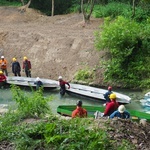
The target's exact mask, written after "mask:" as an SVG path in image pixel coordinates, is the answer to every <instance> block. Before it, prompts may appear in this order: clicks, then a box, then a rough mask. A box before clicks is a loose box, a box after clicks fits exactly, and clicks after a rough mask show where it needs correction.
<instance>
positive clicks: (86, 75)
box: [74, 68, 95, 83]
mask: <svg viewBox="0 0 150 150" xmlns="http://www.w3.org/2000/svg"><path fill="white" fill-rule="evenodd" d="M74 78H75V79H76V80H81V81H86V82H87V83H89V82H91V81H93V80H94V78H95V71H94V69H93V70H90V69H89V68H85V69H84V70H83V69H82V70H79V71H78V72H77V73H76V74H75V77H74Z"/></svg>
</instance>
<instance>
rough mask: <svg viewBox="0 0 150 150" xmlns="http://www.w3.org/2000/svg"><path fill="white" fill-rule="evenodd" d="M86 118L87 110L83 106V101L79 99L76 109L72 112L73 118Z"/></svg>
mask: <svg viewBox="0 0 150 150" xmlns="http://www.w3.org/2000/svg"><path fill="white" fill-rule="evenodd" d="M76 117H79V118H85V117H87V111H86V109H84V108H82V101H80V100H79V101H77V107H76V109H75V110H74V111H73V112H72V118H76Z"/></svg>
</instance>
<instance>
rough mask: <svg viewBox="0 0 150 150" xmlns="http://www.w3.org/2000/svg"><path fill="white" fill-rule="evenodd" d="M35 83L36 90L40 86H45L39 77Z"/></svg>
mask: <svg viewBox="0 0 150 150" xmlns="http://www.w3.org/2000/svg"><path fill="white" fill-rule="evenodd" d="M34 84H36V90H39V88H40V87H42V86H43V82H42V81H41V79H40V78H39V77H37V78H36V81H35V82H34Z"/></svg>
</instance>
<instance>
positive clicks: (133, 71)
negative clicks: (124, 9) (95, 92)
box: [95, 16, 150, 87]
mask: <svg viewBox="0 0 150 150" xmlns="http://www.w3.org/2000/svg"><path fill="white" fill-rule="evenodd" d="M144 25H145V24H144ZM149 26H150V24H149V23H148V22H147V24H146V25H145V26H143V24H139V23H136V22H135V21H133V20H130V19H126V18H124V17H122V16H119V17H118V18H117V19H116V20H115V21H114V22H111V21H110V19H109V18H106V20H105V24H104V26H103V31H102V32H101V31H100V32H97V33H96V34H95V35H96V40H95V45H96V47H97V49H99V50H102V49H105V50H106V51H108V50H109V55H108V56H109V57H108V58H109V60H107V62H106V63H105V80H106V81H112V82H114V83H122V85H121V86H124V87H136V86H138V87H139V86H142V87H143V84H142V81H143V80H145V79H148V78H149V75H150V74H149V72H150V66H149V64H150V60H149V59H148V57H147V56H149V54H150V53H149V49H150V46H149V45H150V40H149V37H150V36H149V33H150V27H149ZM146 86H148V85H146ZM148 87H149V86H148Z"/></svg>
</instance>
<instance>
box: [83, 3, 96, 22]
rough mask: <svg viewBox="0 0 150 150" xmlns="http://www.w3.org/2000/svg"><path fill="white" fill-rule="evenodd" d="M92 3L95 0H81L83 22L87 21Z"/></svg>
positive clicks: (91, 10) (92, 6) (91, 9)
mask: <svg viewBox="0 0 150 150" xmlns="http://www.w3.org/2000/svg"><path fill="white" fill-rule="evenodd" d="M94 4H95V0H81V10H82V14H83V20H84V23H89V21H90V17H91V14H92V12H93V8H94Z"/></svg>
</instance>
